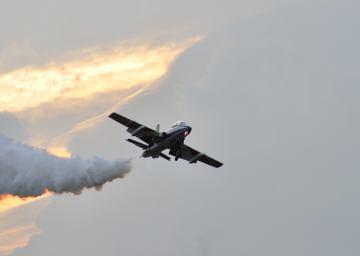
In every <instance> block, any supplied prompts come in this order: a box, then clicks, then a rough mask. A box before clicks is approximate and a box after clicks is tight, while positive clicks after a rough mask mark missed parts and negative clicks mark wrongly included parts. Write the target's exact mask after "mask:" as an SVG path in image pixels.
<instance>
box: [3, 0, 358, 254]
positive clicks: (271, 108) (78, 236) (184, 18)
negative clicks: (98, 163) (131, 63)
mask: <svg viewBox="0 0 360 256" xmlns="http://www.w3.org/2000/svg"><path fill="white" fill-rule="evenodd" d="M358 10H359V3H358V2H356V1H291V2H290V1H288V2H285V1H222V2H221V3H220V1H195V2H194V1H181V2H180V1H160V0H156V1H143V0H142V1H141V0H138V1H131V2H130V1H127V2H126V1H110V0H108V1H92V2H89V1H76V2H72V1H45V0H44V1H26V2H23V1H2V2H1V3H0V29H1V31H2V33H1V35H0V69H2V70H4V72H5V71H6V70H11V69H15V68H18V67H22V66H26V65H31V66H36V65H43V64H44V63H48V62H51V61H52V60H53V59H54V58H59V57H61V56H63V55H66V54H68V53H69V52H72V51H76V50H78V49H82V48H86V47H92V46H102V45H108V44H112V43H113V42H121V41H126V40H133V39H136V40H137V41H145V42H151V43H153V44H155V45H156V44H161V42H164V41H169V40H175V41H176V40H182V39H184V38H190V37H192V36H194V35H203V36H205V38H204V39H203V40H202V41H201V42H199V43H197V44H195V45H194V46H193V47H191V48H190V49H188V50H186V51H185V52H184V53H183V54H182V55H181V56H180V57H179V58H178V59H176V61H175V63H173V65H172V66H171V68H170V70H169V71H168V72H167V74H166V75H165V76H164V77H162V78H161V79H160V80H158V81H156V82H155V84H154V86H152V87H151V88H150V89H149V90H146V91H145V92H143V93H142V94H141V95H139V96H137V97H135V98H134V99H132V100H131V101H129V102H128V103H127V104H125V105H124V106H122V107H121V108H119V109H118V111H119V112H121V113H123V114H124V115H127V116H129V117H131V118H134V119H136V120H137V121H139V122H143V123H144V124H145V125H149V126H155V124H156V123H158V122H159V123H160V124H161V125H162V128H163V129H165V128H167V126H169V125H171V123H173V122H174V121H176V120H178V119H182V120H185V121H187V122H189V124H190V125H191V126H192V127H193V131H192V133H191V136H189V137H188V139H187V143H188V144H189V145H191V146H194V147H196V148H197V149H199V150H204V151H205V152H206V153H208V154H209V155H211V156H214V157H215V158H217V159H220V160H222V161H223V162H224V163H225V165H224V166H223V167H222V168H221V169H218V170H215V169H211V168H209V167H207V166H204V165H201V164H198V165H196V166H195V165H188V164H187V163H185V162H178V163H176V164H175V162H170V163H169V162H166V161H162V160H150V159H141V160H137V159H136V160H134V168H133V170H132V172H131V173H130V175H129V176H128V177H127V178H126V179H122V180H119V181H115V182H113V183H111V184H108V185H106V186H105V187H104V189H103V190H102V191H101V192H100V193H99V192H96V191H92V190H91V191H85V192H84V193H83V194H82V195H81V196H77V197H74V196H70V195H64V196H56V197H55V198H54V199H53V200H52V202H51V204H50V205H49V206H48V207H47V208H45V210H44V211H42V213H41V214H40V215H39V217H38V218H37V226H39V228H40V229H41V230H42V231H43V232H42V234H41V235H39V236H35V237H33V239H32V240H31V241H30V243H29V245H28V246H27V247H25V248H23V249H18V250H16V251H15V252H14V253H13V255H17V256H22V255H36V256H42V255H89V256H91V255H134V256H135V255H136V256H137V255H164V256H165V255H206V256H208V255H229V256H232V255H251V256H260V255H274V256H279V255H284V256H285V255H294V256H297V255H299V256H303V255H304V256H305V255H306V256H309V255H314V256H315V255H316V256H319V255H324V256H332V255H333V256H337V255H347V256H350V255H354V256H355V255H359V253H360V247H359V239H358V238H359V237H360V225H359V223H360V222H359V216H360V207H359V204H358V198H359V195H360V189H359V186H358V184H359V181H360V174H359V172H358V171H359V167H360V163H359V157H358V156H359V153H360V136H359V132H358V131H359V128H360V119H359V114H360V113H359V112H360V103H359V98H360V89H359V81H360V79H359V72H358V67H359V59H360V56H359V55H360V54H359V51H358V45H360V37H359V34H358V28H359V25H360V24H359V23H360V18H359V16H358V14H357V11H358ZM0 86H1V85H0ZM119 97H120V96H119ZM120 100H123V98H121V99H120ZM103 102H104V100H102V99H101V97H99V98H94V99H93V100H92V101H91V102H88V103H86V104H96V106H101V104H104V103H103ZM84 104H85V103H84ZM86 106H87V105H86ZM89 108H90V105H89ZM89 111H90V110H89ZM91 111H93V110H91ZM93 112H94V113H95V112H96V111H95V110H94V111H93ZM28 113H29V115H31V111H30V112H28ZM54 115H57V116H61V113H54ZM65 118H67V119H69V120H70V119H71V118H72V117H69V116H68V115H66V116H65ZM67 119H66V120H65V121H64V122H66V121H67ZM42 122H43V124H44V125H45V126H48V127H51V125H52V124H51V122H52V121H51V120H47V119H45V120H43V121H42ZM69 122H70V121H69ZM0 123H1V126H2V127H1V130H2V132H4V133H6V134H8V135H10V136H12V137H16V138H19V139H23V140H29V138H28V137H27V136H29V134H34V131H32V129H34V130H36V129H38V128H36V127H35V126H34V125H32V126H29V124H28V123H27V122H25V121H21V120H20V121H19V120H17V119H16V118H15V117H14V116H12V114H2V115H1V118H0ZM15 127H16V129H13V128H15ZM29 127H30V128H29ZM36 131H37V130H36ZM127 136H128V135H127V134H126V132H125V129H124V128H123V127H121V126H120V125H118V124H116V123H113V122H112V121H111V120H104V121H103V122H101V123H99V124H97V125H96V126H95V127H93V128H92V129H88V130H85V131H83V132H81V133H77V134H76V135H75V136H74V137H72V139H71V141H70V142H69V145H68V147H69V149H70V150H71V151H72V152H76V154H79V155H81V156H91V155H94V154H96V155H102V156H105V157H109V158H117V157H121V158H127V157H135V158H136V157H138V155H139V154H140V152H139V150H138V149H137V148H134V147H133V146H132V145H128V144H126V143H125V141H124V139H125V138H127Z"/></svg>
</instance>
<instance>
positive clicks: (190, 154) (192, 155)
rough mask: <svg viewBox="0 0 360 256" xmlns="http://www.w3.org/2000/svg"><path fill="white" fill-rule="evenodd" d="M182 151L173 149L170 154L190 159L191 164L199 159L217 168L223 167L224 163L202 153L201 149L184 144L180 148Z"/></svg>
mask: <svg viewBox="0 0 360 256" xmlns="http://www.w3.org/2000/svg"><path fill="white" fill-rule="evenodd" d="M178 150H179V151H180V152H176V151H173V150H171V151H170V152H169V154H170V155H173V156H178V157H180V158H182V159H184V160H186V161H189V163H190V164H192V163H196V162H197V161H200V162H203V163H205V164H208V165H210V166H213V167H215V168H219V167H221V166H222V165H223V164H222V163H221V162H219V161H217V160H215V159H213V158H211V157H209V156H207V155H205V154H204V153H200V152H199V151H197V150H195V149H193V148H191V147H189V146H187V145H185V144H183V145H181V146H180V148H179V149H178ZM177 154H178V155H177Z"/></svg>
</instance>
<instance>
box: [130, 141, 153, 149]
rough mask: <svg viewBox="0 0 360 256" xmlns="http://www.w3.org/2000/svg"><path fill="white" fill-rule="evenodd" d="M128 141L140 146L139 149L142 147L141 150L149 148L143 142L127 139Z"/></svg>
mask: <svg viewBox="0 0 360 256" xmlns="http://www.w3.org/2000/svg"><path fill="white" fill-rule="evenodd" d="M127 141H128V142H130V143H132V144H134V145H136V146H138V147H140V148H142V149H146V148H147V147H148V146H147V145H145V144H143V143H141V142H138V141H136V140H132V139H127Z"/></svg>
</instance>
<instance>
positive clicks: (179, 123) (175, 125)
mask: <svg viewBox="0 0 360 256" xmlns="http://www.w3.org/2000/svg"><path fill="white" fill-rule="evenodd" d="M181 126H186V123H185V122H184V121H177V122H176V123H175V124H173V125H172V126H171V128H175V127H181Z"/></svg>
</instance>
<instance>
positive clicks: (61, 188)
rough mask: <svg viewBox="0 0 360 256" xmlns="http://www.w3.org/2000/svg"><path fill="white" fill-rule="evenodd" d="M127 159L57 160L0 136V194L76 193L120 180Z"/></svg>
mask: <svg viewBox="0 0 360 256" xmlns="http://www.w3.org/2000/svg"><path fill="white" fill-rule="evenodd" d="M130 169H131V165H130V160H124V161H107V160H104V159H102V158H100V157H94V158H92V159H86V160H85V159H81V158H79V157H72V158H59V157H56V156H53V155H50V154H49V153H48V152H47V151H45V150H41V149H36V148H33V147H31V146H27V145H24V144H21V143H17V142H14V141H13V140H12V139H9V138H7V137H5V136H3V135H0V195H5V194H10V195H14V196H19V197H33V196H39V195H42V194H43V193H45V192H46V191H50V192H54V193H64V192H70V193H74V194H78V193H80V192H81V191H82V190H83V189H84V188H92V187H95V188H101V186H102V185H103V184H105V183H106V182H109V181H112V180H114V179H117V178H123V177H124V176H125V175H126V174H127V173H128V172H129V171H130Z"/></svg>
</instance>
